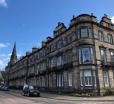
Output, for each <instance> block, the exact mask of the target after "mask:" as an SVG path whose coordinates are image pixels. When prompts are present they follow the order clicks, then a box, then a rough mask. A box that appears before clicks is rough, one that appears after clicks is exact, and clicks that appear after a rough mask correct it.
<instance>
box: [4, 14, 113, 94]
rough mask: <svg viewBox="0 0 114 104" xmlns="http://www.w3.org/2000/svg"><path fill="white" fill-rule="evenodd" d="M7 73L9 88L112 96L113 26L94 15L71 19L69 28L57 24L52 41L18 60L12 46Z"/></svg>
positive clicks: (104, 17) (50, 38) (48, 40)
mask: <svg viewBox="0 0 114 104" xmlns="http://www.w3.org/2000/svg"><path fill="white" fill-rule="evenodd" d="M6 73H7V84H9V86H11V87H22V86H23V84H24V83H25V82H26V83H28V84H30V85H34V86H37V87H39V88H40V90H44V91H56V92H74V91H75V92H77V93H78V92H86V93H89V92H93V93H95V94H103V93H105V91H106V90H107V89H110V90H111V91H112V92H114V24H112V22H111V19H110V18H108V17H107V15H104V16H103V17H102V19H101V21H100V22H98V21H97V19H96V17H95V16H94V15H93V14H91V15H88V14H81V15H79V16H77V17H75V16H73V18H72V20H71V21H70V24H69V27H68V28H67V27H66V26H65V25H64V23H61V22H59V23H58V25H57V27H56V28H55V30H54V32H53V37H47V38H46V40H45V41H42V47H41V48H32V52H31V53H28V52H27V53H26V55H25V56H23V57H22V58H21V59H19V60H17V56H16V45H14V49H13V52H12V56H11V59H10V62H9V63H8V65H7V66H6Z"/></svg>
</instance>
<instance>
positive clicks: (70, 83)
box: [68, 72, 73, 86]
mask: <svg viewBox="0 0 114 104" xmlns="http://www.w3.org/2000/svg"><path fill="white" fill-rule="evenodd" d="M72 85H73V73H72V72H69V73H68V86H72Z"/></svg>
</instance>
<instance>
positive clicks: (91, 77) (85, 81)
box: [80, 70, 96, 86]
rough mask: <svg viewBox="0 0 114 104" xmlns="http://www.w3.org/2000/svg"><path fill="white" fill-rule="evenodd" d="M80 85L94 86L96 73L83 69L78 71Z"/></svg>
mask: <svg viewBox="0 0 114 104" xmlns="http://www.w3.org/2000/svg"><path fill="white" fill-rule="evenodd" d="M80 84H81V86H96V73H95V71H91V70H85V71H81V72H80Z"/></svg>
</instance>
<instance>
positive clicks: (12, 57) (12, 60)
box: [10, 43, 17, 64]
mask: <svg viewBox="0 0 114 104" xmlns="http://www.w3.org/2000/svg"><path fill="white" fill-rule="evenodd" d="M16 61H17V53H16V43H15V44H14V47H13V51H12V54H11V58H10V64H14V63H15V62H16Z"/></svg>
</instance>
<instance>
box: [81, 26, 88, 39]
mask: <svg viewBox="0 0 114 104" xmlns="http://www.w3.org/2000/svg"><path fill="white" fill-rule="evenodd" d="M81 37H82V38H83V37H88V31H87V28H83V29H81Z"/></svg>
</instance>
